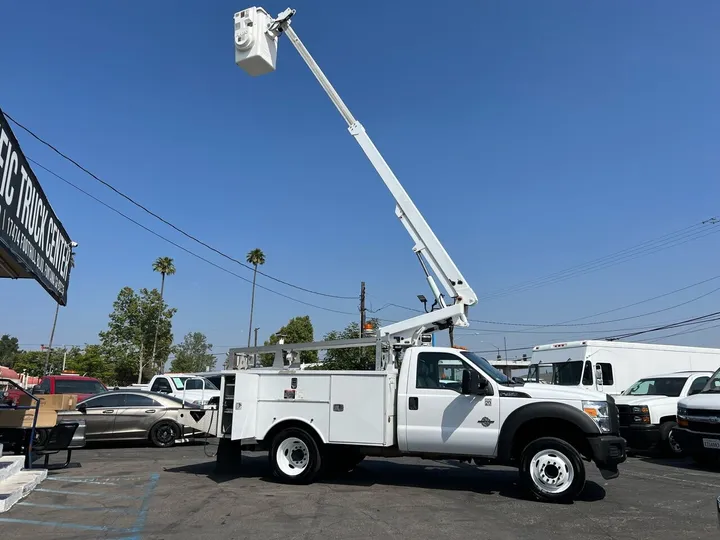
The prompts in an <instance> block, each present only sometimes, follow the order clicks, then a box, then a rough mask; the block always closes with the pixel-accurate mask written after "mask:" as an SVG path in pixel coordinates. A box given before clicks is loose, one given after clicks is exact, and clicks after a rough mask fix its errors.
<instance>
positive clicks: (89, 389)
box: [55, 379, 107, 394]
mask: <svg viewBox="0 0 720 540" xmlns="http://www.w3.org/2000/svg"><path fill="white" fill-rule="evenodd" d="M102 392H107V388H105V387H104V386H103V385H102V384H100V381H93V380H82V379H55V393H56V394H101V393H102Z"/></svg>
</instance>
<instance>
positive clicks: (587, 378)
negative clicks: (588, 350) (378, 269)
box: [582, 360, 593, 386]
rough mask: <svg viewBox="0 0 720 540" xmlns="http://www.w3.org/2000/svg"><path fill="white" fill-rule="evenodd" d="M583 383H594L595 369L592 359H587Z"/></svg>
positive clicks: (590, 384) (587, 384)
mask: <svg viewBox="0 0 720 540" xmlns="http://www.w3.org/2000/svg"><path fill="white" fill-rule="evenodd" d="M582 383H583V385H584V386H592V385H593V369H592V362H590V360H586V361H585V369H584V370H583V378H582Z"/></svg>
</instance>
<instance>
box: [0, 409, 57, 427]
mask: <svg viewBox="0 0 720 540" xmlns="http://www.w3.org/2000/svg"><path fill="white" fill-rule="evenodd" d="M33 416H35V411H33V410H20V411H13V410H3V409H0V428H31V427H32V422H33ZM55 424H57V412H55V411H53V410H52V409H40V413H39V414H38V418H37V423H36V424H35V427H36V428H48V427H53V426H55Z"/></svg>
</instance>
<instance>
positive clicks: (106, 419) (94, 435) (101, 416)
mask: <svg viewBox="0 0 720 540" xmlns="http://www.w3.org/2000/svg"><path fill="white" fill-rule="evenodd" d="M124 404H125V394H114V393H111V392H108V393H107V394H103V395H100V396H98V397H95V398H89V399H86V400H85V401H83V402H82V403H78V405H77V407H75V408H76V409H77V410H79V411H81V412H82V413H83V419H84V420H85V438H86V439H87V440H89V441H91V440H106V439H112V438H113V437H114V435H115V434H114V431H113V430H114V428H115V415H116V414H117V411H118V410H119V409H120V408H121V407H123V406H124Z"/></svg>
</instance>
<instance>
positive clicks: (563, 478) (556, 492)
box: [520, 437, 585, 502]
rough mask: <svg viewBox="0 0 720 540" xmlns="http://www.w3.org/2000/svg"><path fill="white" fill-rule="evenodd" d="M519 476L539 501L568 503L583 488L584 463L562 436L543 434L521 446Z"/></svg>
mask: <svg viewBox="0 0 720 540" xmlns="http://www.w3.org/2000/svg"><path fill="white" fill-rule="evenodd" d="M520 479H521V482H522V484H523V485H524V487H525V488H526V489H528V490H529V491H530V492H531V493H532V494H533V495H534V496H535V497H536V498H538V499H540V500H544V501H549V502H569V501H572V500H573V499H575V497H577V496H578V495H579V494H580V492H581V491H582V490H583V488H584V487H585V465H584V464H583V462H582V458H581V456H580V454H579V453H578V451H577V450H575V448H573V446H572V445H570V444H569V443H567V442H565V441H563V440H562V439H556V438H554V437H543V438H540V439H536V440H534V441H531V442H530V443H529V444H528V445H527V446H526V447H525V448H524V449H523V451H522V455H521V456H520Z"/></svg>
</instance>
